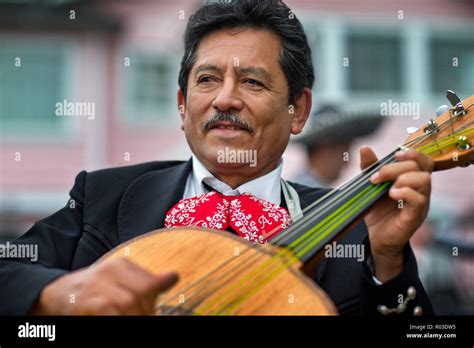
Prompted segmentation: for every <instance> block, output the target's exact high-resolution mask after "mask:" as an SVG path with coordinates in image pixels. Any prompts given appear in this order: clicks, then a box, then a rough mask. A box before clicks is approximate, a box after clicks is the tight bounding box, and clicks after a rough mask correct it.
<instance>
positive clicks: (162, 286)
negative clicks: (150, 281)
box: [154, 272, 179, 293]
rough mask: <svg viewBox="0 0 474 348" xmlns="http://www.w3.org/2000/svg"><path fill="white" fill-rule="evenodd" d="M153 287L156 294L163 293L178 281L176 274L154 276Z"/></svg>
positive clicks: (168, 273)
mask: <svg viewBox="0 0 474 348" xmlns="http://www.w3.org/2000/svg"><path fill="white" fill-rule="evenodd" d="M154 278H155V287H154V290H156V292H157V293H160V292H162V291H165V290H166V289H168V288H170V287H172V286H173V285H174V284H175V283H176V282H177V281H178V278H179V277H178V274H177V273H176V272H167V273H160V274H157V275H154Z"/></svg>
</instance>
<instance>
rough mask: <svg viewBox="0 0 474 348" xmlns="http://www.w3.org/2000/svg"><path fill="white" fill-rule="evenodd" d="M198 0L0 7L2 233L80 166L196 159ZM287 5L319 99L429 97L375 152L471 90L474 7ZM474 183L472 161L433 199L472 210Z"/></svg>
mask: <svg viewBox="0 0 474 348" xmlns="http://www.w3.org/2000/svg"><path fill="white" fill-rule="evenodd" d="M201 3H202V1H198V0H197V1H185V0H173V1H171V0H161V1H160V0H157V1H146V0H142V1H140V0H138V1H64V2H55V1H51V2H50V3H48V2H46V3H45V2H40V1H30V2H21V3H20V4H14V3H13V2H12V3H5V2H2V3H1V4H0V130H1V133H0V134H1V150H0V165H1V166H0V192H1V200H0V231H1V234H0V237H1V236H2V235H3V236H6V235H16V234H19V233H22V232H24V231H25V230H26V229H27V228H28V227H29V226H30V225H31V223H32V222H33V221H35V220H37V219H39V218H42V217H44V216H46V215H49V214H51V213H52V212H54V211H55V210H57V209H59V208H60V207H61V206H62V205H63V204H65V202H66V201H67V198H68V195H67V192H68V190H69V188H70V187H71V186H72V184H73V182H74V177H75V175H76V174H77V173H78V172H79V171H80V170H82V169H86V170H94V169H98V168H103V167H107V166H122V165H129V164H133V163H138V162H144V161H153V160H163V159H187V158H189V156H190V152H189V149H188V147H187V144H186V142H185V139H184V136H183V134H182V132H181V130H180V128H179V124H180V122H179V116H178V113H177V105H176V91H177V86H178V85H177V75H178V70H179V62H180V59H181V55H182V36H183V33H184V28H185V25H186V22H187V19H188V17H189V16H190V15H191V14H192V12H193V11H194V9H195V8H196V7H198V6H199V5H200V4H201ZM287 3H288V5H289V6H290V7H291V8H294V10H295V13H296V14H297V16H298V17H299V18H300V20H301V21H302V22H303V24H304V25H305V28H306V31H307V34H308V37H309V39H310V41H311V44H312V46H313V51H314V53H313V54H314V61H315V68H316V80H317V83H316V85H315V88H314V93H315V94H314V95H315V97H314V101H315V105H316V106H317V105H318V103H321V102H324V101H333V102H338V103H340V104H342V105H345V106H351V107H358V106H366V105H370V106H376V107H378V106H379V105H380V104H381V103H384V102H387V101H389V100H393V101H398V102H418V103H420V106H421V107H420V109H421V115H420V118H419V119H417V120H413V119H412V118H409V117H392V118H390V119H388V120H387V122H386V123H385V126H384V128H383V129H382V130H381V131H380V132H379V133H378V134H377V135H376V136H375V137H373V138H372V139H367V140H364V142H366V143H368V144H371V145H373V147H374V148H375V149H376V150H377V152H378V153H379V154H380V155H382V154H384V153H385V152H388V151H391V150H392V149H393V148H394V147H395V146H397V145H398V144H400V143H402V142H403V140H404V138H405V137H406V136H407V134H406V133H405V129H406V128H407V127H408V126H416V125H420V124H422V123H425V122H427V121H428V120H429V119H430V118H432V117H434V116H435V110H436V108H437V107H438V106H439V105H441V104H446V103H447V101H446V100H445V98H444V96H443V93H444V91H445V90H446V89H448V88H449V89H453V90H455V91H457V92H458V93H459V94H460V95H461V96H462V97H467V96H468V95H469V94H472V93H473V92H474V89H473V85H472V81H474V39H473V36H472V33H473V32H474V25H473V18H474V4H473V3H472V2H469V1H460V0H454V1H453V0H397V1H383V2H382V1H377V0H363V1H357V2H353V1H349V0H337V1H335V0H331V1H329V0H327V1H326V0H324V1H322V0H318V1H310V0H293V1H288V2H287ZM58 4H59V5H58ZM456 59H457V60H456ZM454 62H457V64H454ZM58 103H59V104H60V105H59V106H58ZM62 106H64V108H63V110H61V109H60V108H61V107H62ZM68 109H70V110H72V111H71V113H72V114H74V116H70V114H71V113H69V112H68V111H67V110H68ZM355 150H356V149H355ZM351 158H352V160H351V162H350V166H349V168H348V169H347V171H346V173H345V175H344V176H345V177H348V176H352V175H353V174H354V173H355V172H356V171H357V170H358V169H357V168H358V155H357V152H356V151H354V153H353V154H351ZM285 163H286V164H287V165H286V166H285V171H284V173H285V175H286V176H287V177H289V176H291V175H292V174H294V173H295V172H296V170H298V169H299V168H301V166H303V164H304V157H303V153H302V151H301V149H299V148H298V147H296V146H294V145H291V146H290V147H289V148H288V150H287V152H286V153H285ZM473 187H474V184H473V171H472V168H469V169H456V170H452V171H450V172H445V173H439V174H436V175H435V177H434V197H435V199H437V198H438V199H444V200H446V201H447V202H451V203H450V204H453V205H454V207H455V210H467V209H468V208H471V207H472V206H473V203H474V202H473V197H474V191H473V190H474V188H473ZM471 209H472V208H471Z"/></svg>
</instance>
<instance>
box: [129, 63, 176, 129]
mask: <svg viewBox="0 0 474 348" xmlns="http://www.w3.org/2000/svg"><path fill="white" fill-rule="evenodd" d="M172 62H173V60H172V59H171V58H170V57H167V56H158V57H156V56H146V57H144V56H142V57H136V58H132V60H131V63H130V69H131V80H130V82H131V84H130V96H131V103H130V104H131V110H130V113H131V115H132V118H133V120H137V119H138V120H147V119H156V118H158V117H168V116H170V115H172V113H173V112H176V90H177V87H176V86H177V83H178V82H177V81H178V75H177V72H176V71H175V67H174V65H173V63H172ZM173 115H174V114H173Z"/></svg>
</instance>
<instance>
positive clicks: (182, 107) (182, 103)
mask: <svg viewBox="0 0 474 348" xmlns="http://www.w3.org/2000/svg"><path fill="white" fill-rule="evenodd" d="M177 101H178V111H179V115H180V116H181V129H182V130H184V119H185V117H186V100H185V98H184V94H183V91H182V90H181V88H178V94H177Z"/></svg>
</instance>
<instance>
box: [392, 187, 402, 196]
mask: <svg viewBox="0 0 474 348" xmlns="http://www.w3.org/2000/svg"><path fill="white" fill-rule="evenodd" d="M399 192H400V189H398V188H396V187H392V188H391V189H390V193H391V194H397V193H399Z"/></svg>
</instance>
